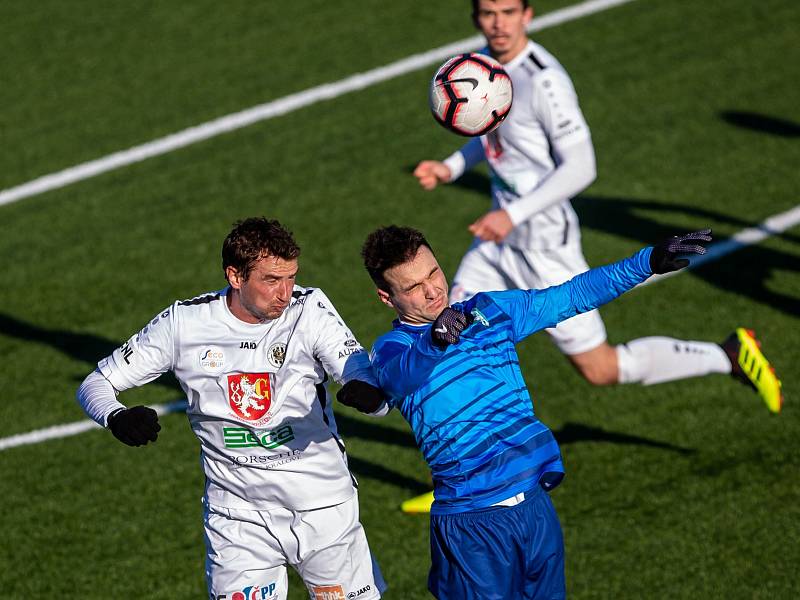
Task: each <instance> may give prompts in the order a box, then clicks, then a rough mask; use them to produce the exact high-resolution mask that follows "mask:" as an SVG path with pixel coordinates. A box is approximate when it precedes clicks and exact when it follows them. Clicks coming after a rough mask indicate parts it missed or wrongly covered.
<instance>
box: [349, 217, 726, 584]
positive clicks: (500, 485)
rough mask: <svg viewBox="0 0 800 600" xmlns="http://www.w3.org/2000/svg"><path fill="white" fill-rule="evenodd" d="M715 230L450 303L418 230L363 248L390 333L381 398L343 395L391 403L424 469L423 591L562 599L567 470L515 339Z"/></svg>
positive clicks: (361, 389)
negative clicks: (524, 286)
mask: <svg viewBox="0 0 800 600" xmlns="http://www.w3.org/2000/svg"><path fill="white" fill-rule="evenodd" d="M709 233H710V231H702V232H697V233H693V234H688V235H686V236H683V237H674V238H671V239H669V240H666V241H664V242H662V243H661V244H659V245H657V246H655V247H654V248H653V247H647V248H644V249H642V250H640V251H639V252H637V253H636V254H634V255H633V256H631V257H630V258H626V259H624V260H622V261H620V262H617V263H614V264H611V265H607V266H604V267H600V268H596V269H592V270H590V271H587V272H586V273H583V274H581V275H578V276H576V277H574V278H573V279H571V280H570V281H567V282H566V283H563V284H561V285H558V286H553V287H550V288H546V289H541V290H507V291H501V292H483V293H479V294H477V295H475V296H473V297H472V298H471V299H470V300H468V301H466V302H463V303H456V304H453V305H452V306H448V300H447V292H448V284H447V280H446V279H445V275H444V273H443V272H442V269H441V268H440V266H439V264H438V262H437V260H436V258H435V256H434V254H433V251H432V250H431V247H430V245H429V244H428V242H427V241H426V240H425V238H424V236H423V235H422V233H420V232H419V231H417V230H415V229H411V228H407V227H397V226H390V227H385V228H381V229H378V230H376V231H374V232H373V233H371V234H370V235H369V236H368V238H367V240H366V242H365V244H364V247H363V250H362V255H363V258H364V264H365V266H366V268H367V271H368V272H369V275H370V276H371V278H372V280H373V281H374V282H375V285H376V286H377V292H378V296H379V298H380V300H381V301H382V302H383V303H384V304H386V305H387V306H389V307H391V308H392V309H394V311H395V312H396V313H397V319H396V320H395V321H394V322H393V329H392V330H391V331H390V332H388V333H386V334H384V335H383V336H381V337H380V338H378V340H377V341H376V342H375V345H374V348H373V352H372V366H373V369H374V372H375V375H376V377H377V379H378V381H379V384H380V387H381V389H382V391H383V395H381V394H379V393H378V392H377V390H375V389H374V388H371V386H369V385H368V384H366V383H362V382H352V383H349V384H346V385H345V386H344V387H343V388H342V389H341V390H340V392H339V394H338V398H339V400H340V401H341V402H343V403H344V404H349V405H351V406H355V407H356V408H359V409H360V410H362V411H364V412H369V413H374V412H375V411H376V410H378V408H379V407H380V404H381V403H382V402H385V403H387V404H388V407H389V408H398V409H399V410H400V411H401V412H402V414H403V416H404V417H405V418H406V420H407V421H408V422H409V424H410V425H411V428H412V429H413V431H414V436H415V438H416V441H417V444H418V445H419V447H420V449H421V450H422V453H423V455H424V457H425V460H426V461H427V463H428V465H429V466H430V469H431V473H432V476H433V482H434V495H435V501H434V503H433V506H432V507H431V524H430V537H431V539H430V543H431V562H432V565H431V569H430V574H429V577H428V587H429V589H430V591H431V593H432V594H433V595H434V596H435V597H437V598H440V599H447V598H458V599H468V598H481V599H490V598H497V599H508V598H562V597H564V595H565V585H564V549H563V539H562V535H561V527H560V525H559V521H558V517H557V516H556V514H555V510H554V508H553V505H552V504H551V502H550V498H549V496H548V494H547V493H546V492H547V491H548V490H550V489H552V488H553V487H555V486H556V485H558V484H559V483H560V481H561V479H562V477H563V474H564V467H563V465H562V462H561V456H560V452H559V448H558V443H557V442H556V440H555V438H554V437H553V434H552V432H551V431H550V429H548V428H547V426H546V425H544V424H543V423H541V422H540V421H539V420H538V419H537V418H536V415H535V414H534V411H533V403H532V401H531V397H530V395H529V394H528V390H527V387H526V384H525V381H524V379H523V376H522V373H521V371H520V367H519V359H518V358H517V353H516V349H515V344H517V343H519V342H521V341H522V340H523V339H525V338H526V337H528V336H529V335H531V334H533V333H535V332H536V331H539V330H541V329H544V328H546V327H554V326H555V325H556V324H557V323H559V322H561V321H563V320H565V319H568V318H570V317H572V316H574V315H576V314H579V313H583V312H586V311H590V310H593V309H595V308H597V307H598V306H601V305H602V304H605V303H606V302H609V301H611V300H613V299H614V298H616V297H617V296H619V295H621V294H622V293H624V292H626V291H628V290H629V289H631V288H633V287H634V286H636V285H637V284H639V283H641V282H643V281H645V280H646V279H647V278H648V277H650V276H651V275H652V274H654V273H666V272H670V271H675V270H678V269H680V268H682V267H684V266H686V265H687V264H688V262H689V261H688V260H687V259H685V258H679V257H678V254H679V253H685V252H695V253H700V254H702V253H704V252H705V248H704V247H703V246H702V245H700V243H699V242H707V241H709V240H710V239H711V237H710V235H709Z"/></svg>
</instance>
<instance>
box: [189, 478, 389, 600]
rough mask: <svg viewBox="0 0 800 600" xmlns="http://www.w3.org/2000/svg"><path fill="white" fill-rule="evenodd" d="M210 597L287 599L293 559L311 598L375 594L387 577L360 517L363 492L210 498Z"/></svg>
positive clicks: (365, 599) (368, 598)
mask: <svg viewBox="0 0 800 600" xmlns="http://www.w3.org/2000/svg"><path fill="white" fill-rule="evenodd" d="M204 521H205V540H206V551H207V554H206V580H207V582H208V593H209V596H210V598H211V600H286V595H287V583H288V576H287V572H286V565H287V564H288V565H291V566H292V567H294V568H295V570H297V572H298V573H299V574H300V577H302V579H303V582H304V583H305V584H306V587H307V588H308V592H309V596H310V598H312V600H348V599H349V600H353V599H357V600H372V599H375V598H380V594H381V592H382V591H383V590H384V589H385V588H386V584H385V583H384V581H383V577H382V576H381V573H380V569H379V568H378V565H377V563H376V562H375V561H374V559H373V558H372V554H371V553H370V550H369V546H368V545H367V536H366V535H365V533H364V529H363V528H362V527H361V523H359V520H358V494H355V495H354V496H353V497H352V498H351V499H349V500H347V501H345V502H342V503H341V504H337V505H336V506H329V507H326V508H320V509H316V510H307V511H293V510H289V509H285V508H277V509H271V510H268V511H267V510H243V509H235V508H221V507H218V506H216V507H215V506H210V505H208V504H206V505H205V511H204Z"/></svg>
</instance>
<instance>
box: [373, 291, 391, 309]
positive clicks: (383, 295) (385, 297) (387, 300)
mask: <svg viewBox="0 0 800 600" xmlns="http://www.w3.org/2000/svg"><path fill="white" fill-rule="evenodd" d="M377 292H378V299H379V300H380V301H381V302H383V303H384V304H385V305H386V306H388V307H389V308H394V303H393V302H392V297H391V296H390V295H389V292H386V291H384V290H382V289H380V288H377Z"/></svg>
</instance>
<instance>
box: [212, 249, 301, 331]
mask: <svg viewBox="0 0 800 600" xmlns="http://www.w3.org/2000/svg"><path fill="white" fill-rule="evenodd" d="M226 274H227V275H228V282H229V283H230V285H231V288H232V290H233V293H232V294H231V299H230V308H231V312H232V313H233V314H234V316H236V317H237V318H238V319H241V320H242V321H244V322H246V323H261V322H262V321H267V320H270V319H277V318H278V317H280V316H281V315H282V314H283V311H284V310H286V307H287V306H289V300H291V299H292V289H293V288H294V280H295V278H296V277H297V259H296V258H294V259H291V260H285V259H283V258H277V257H275V256H265V257H263V258H260V259H258V261H256V263H255V265H254V266H253V269H252V270H251V271H250V274H249V275H248V276H247V279H243V278H242V277H241V275H240V273H239V272H238V271H237V270H236V269H235V268H233V267H228V268H227V271H226Z"/></svg>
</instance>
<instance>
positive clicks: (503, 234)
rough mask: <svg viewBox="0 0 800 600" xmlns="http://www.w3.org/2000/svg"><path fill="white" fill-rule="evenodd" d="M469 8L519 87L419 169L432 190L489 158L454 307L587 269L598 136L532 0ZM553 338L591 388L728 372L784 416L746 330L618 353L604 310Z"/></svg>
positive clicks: (484, 2) (480, 1) (637, 343)
mask: <svg viewBox="0 0 800 600" xmlns="http://www.w3.org/2000/svg"><path fill="white" fill-rule="evenodd" d="M472 5H473V12H472V18H473V22H474V24H475V26H476V27H477V28H478V29H479V30H480V31H481V32H482V33H483V35H484V36H485V38H486V41H487V44H488V46H487V48H486V49H485V51H486V52H488V53H489V54H491V55H492V56H493V57H494V58H496V59H497V60H499V61H500V62H501V63H503V65H504V67H505V69H506V71H508V73H509V75H510V77H511V79H512V81H513V84H514V105H513V107H512V109H511V113H510V114H509V116H508V117H507V119H506V120H505V121H504V122H503V123H502V124H501V125H500V127H499V128H498V129H496V130H495V131H493V132H492V133H490V134H488V135H487V136H483V137H482V138H474V139H472V140H471V141H470V142H468V143H467V144H466V145H465V146H463V147H462V148H461V149H460V150H459V151H458V152H456V153H454V154H453V155H452V156H450V157H448V158H447V159H445V160H444V161H442V162H440V161H431V160H425V161H422V162H421V163H420V164H419V165H418V166H417V168H416V170H415V171H414V174H415V175H416V177H417V178H418V179H419V182H420V184H421V185H422V187H424V188H425V189H428V190H431V189H433V188H435V187H436V186H437V185H438V184H440V183H446V182H450V181H453V180H455V179H457V178H458V177H460V176H461V174H462V173H463V172H464V171H465V170H467V169H469V168H471V167H472V166H474V165H475V164H477V163H478V162H480V161H483V160H487V161H488V162H489V167H490V171H491V180H492V202H493V207H492V210H491V211H489V212H488V213H486V214H485V215H483V216H482V217H481V218H480V219H478V220H477V221H475V223H473V224H472V225H471V226H470V228H469V229H470V231H471V232H472V233H473V234H474V236H475V240H474V242H473V244H472V246H471V247H470V249H469V250H468V251H467V253H466V255H465V256H464V257H463V259H462V261H461V264H460V266H459V268H458V271H457V272H456V275H455V277H454V278H453V287H452V290H451V293H450V300H451V301H452V302H458V301H463V300H465V299H467V298H469V297H471V296H472V295H474V294H475V293H476V292H478V291H482V290H502V289H510V288H522V289H525V288H545V287H548V286H551V285H556V284H559V283H561V282H563V281H566V280H567V279H569V278H571V277H573V276H574V275H576V274H578V273H581V272H583V271H585V270H586V269H588V268H589V267H588V264H587V263H586V260H585V259H584V257H583V251H582V248H581V238H580V229H579V224H578V217H577V215H576V214H575V211H574V210H573V208H572V205H571V204H570V202H569V198H571V197H573V196H575V195H576V194H578V193H579V192H581V191H582V190H583V189H585V188H586V187H588V186H589V185H590V184H591V183H592V181H594V179H595V175H596V170H595V155H594V148H593V146H592V141H591V136H590V132H589V128H588V126H587V124H586V121H585V119H584V117H583V114H582V112H581V109H580V106H579V104H578V98H577V95H576V93H575V90H574V88H573V85H572V82H571V80H570V78H569V76H568V74H567V72H566V71H565V70H564V68H563V67H562V66H561V64H559V62H558V61H557V60H556V59H555V58H554V57H553V55H552V54H550V53H549V52H548V51H547V50H545V49H544V48H543V47H542V46H540V45H539V44H536V43H534V42H532V41H530V40H528V38H527V32H526V27H527V25H528V24H529V23H530V21H531V19H532V18H533V9H532V8H531V7H530V6H529V5H528V2H527V0H473V2H472ZM547 332H548V333H549V334H550V336H551V339H552V340H553V341H554V342H555V344H556V345H557V346H558V348H559V349H560V350H561V351H562V352H563V353H564V354H565V355H566V356H567V357H568V358H569V360H570V361H571V363H572V364H573V365H574V366H575V368H576V369H577V370H578V372H579V373H580V374H581V375H582V376H583V377H584V378H585V379H586V380H587V381H588V382H590V383H592V384H594V385H609V384H615V383H633V382H640V383H643V384H655V383H661V382H665V381H672V380H676V379H683V378H687V377H695V376H700V375H707V374H710V373H730V374H731V375H733V376H734V377H736V378H738V379H740V380H741V381H744V382H746V383H748V384H749V385H751V386H752V387H754V388H755V389H757V390H758V392H759V394H760V395H761V397H762V398H763V399H764V401H765V402H766V404H767V407H768V408H769V410H770V411H772V412H778V411H780V408H781V403H782V396H781V391H780V382H779V381H778V379H777V377H776V376H775V374H774V372H773V370H772V368H771V367H770V365H769V363H768V362H767V360H766V358H765V357H764V356H763V354H762V353H761V350H760V349H759V346H760V343H759V342H757V341H756V339H755V337H754V335H753V333H752V332H750V331H747V330H745V329H743V328H739V329H737V330H736V331H735V332H734V333H733V334H732V335H731V337H729V338H728V339H727V340H726V341H725V342H724V343H723V344H721V345H720V344H716V343H712V342H703V341H683V340H676V339H673V338H669V337H646V338H640V339H635V340H632V341H630V342H628V343H625V344H620V345H618V346H615V347H614V346H611V345H609V343H608V342H607V341H606V330H605V326H604V324H603V321H602V319H601V318H600V315H599V313H598V312H597V311H592V312H589V313H585V314H582V315H580V316H577V317H574V318H572V319H570V320H568V321H566V322H563V323H561V324H560V325H559V326H558V328H552V329H548V330H547Z"/></svg>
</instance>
